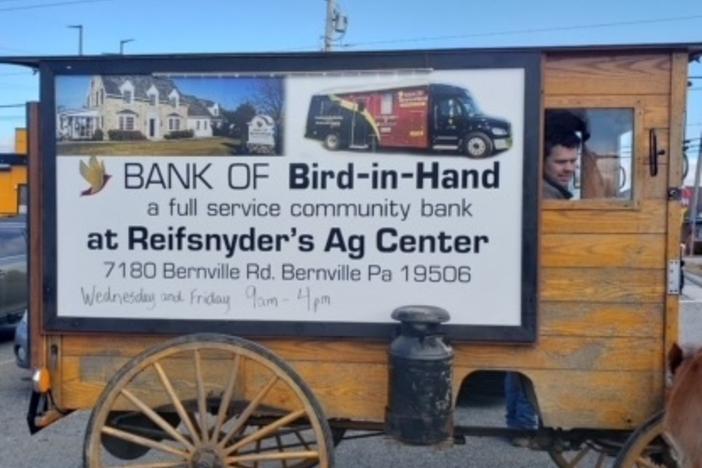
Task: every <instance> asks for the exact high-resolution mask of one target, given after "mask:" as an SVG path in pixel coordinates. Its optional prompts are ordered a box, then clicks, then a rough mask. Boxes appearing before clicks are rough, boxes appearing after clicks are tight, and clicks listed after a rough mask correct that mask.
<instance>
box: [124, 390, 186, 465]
mask: <svg viewBox="0 0 702 468" xmlns="http://www.w3.org/2000/svg"><path fill="white" fill-rule="evenodd" d="M120 393H121V394H122V395H124V396H125V397H126V398H127V399H128V400H129V401H131V402H132V403H133V404H134V406H136V407H137V408H139V410H141V412H142V413H144V414H145V415H146V416H147V417H148V418H149V419H150V420H151V421H153V422H154V424H156V425H157V426H158V427H160V428H161V429H163V430H164V431H166V432H167V433H168V434H169V435H170V436H171V437H173V438H174V439H176V440H177V441H178V442H180V443H181V444H183V445H184V446H185V447H187V449H188V451H190V452H192V451H193V450H195V447H193V445H192V444H191V443H190V442H188V441H187V440H186V439H185V437H183V435H182V434H181V433H180V432H178V431H177V430H176V429H175V428H174V427H173V426H171V425H170V424H168V422H167V421H166V420H165V419H163V418H162V417H161V416H159V415H158V413H156V412H155V411H154V410H152V409H151V408H149V407H148V406H147V404H146V403H144V402H143V401H141V400H140V399H139V398H137V397H136V396H135V395H134V394H133V393H132V392H130V391H129V390H127V389H126V388H123V389H122V390H121V391H120Z"/></svg>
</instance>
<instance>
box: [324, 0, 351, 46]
mask: <svg viewBox="0 0 702 468" xmlns="http://www.w3.org/2000/svg"><path fill="white" fill-rule="evenodd" d="M326 2H327V19H326V21H325V23H324V49H323V50H324V52H331V51H332V46H333V42H334V41H338V40H339V39H341V38H342V37H344V34H345V33H346V27H347V26H348V22H349V18H348V16H346V15H344V14H342V13H341V10H340V9H339V8H337V6H336V0H326ZM334 33H339V34H340V35H339V36H338V37H334Z"/></svg>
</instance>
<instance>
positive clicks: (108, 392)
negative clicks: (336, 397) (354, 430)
mask: <svg viewBox="0 0 702 468" xmlns="http://www.w3.org/2000/svg"><path fill="white" fill-rule="evenodd" d="M332 452H333V441H332V434H331V431H330V429H329V425H328V423H327V420H326V417H325V416H324V412H323V410H322V408H321V407H320V405H319V403H318V402H317V401H316V399H315V397H314V395H313V394H312V392H311V390H310V389H309V388H308V387H307V386H306V385H305V383H304V382H303V381H302V379H301V378H300V377H299V376H298V375H297V373H296V372H295V371H294V370H293V369H292V368H291V367H290V366H289V365H287V364H286V363H285V362H284V361H282V360H281V359H280V358H278V357H277V356H275V355H274V354H273V353H271V352H270V351H268V350H267V349H265V348H263V347H262V346H259V345H257V344H255V343H252V342H249V341H247V340H243V339H241V338H235V337H230V336H224V335H210V334H197V335H190V336H185V337H181V338H177V339H174V340H171V341H168V342H165V343H163V344H161V345H159V346H156V347H154V348H152V349H150V350H148V351H146V352H144V353H142V354H140V355H138V356H137V357H135V358H133V359H131V360H130V361H129V362H128V363H127V364H125V365H124V366H123V367H122V368H121V369H120V370H119V372H117V374H115V376H114V377H113V378H112V379H111V380H110V381H109V383H108V384H107V386H106V387H105V389H104V390H103V392H102V395H101V396H100V398H99V399H98V402H97V404H96V406H95V408H94V409H93V412H92V414H91V416H90V420H89V422H88V427H87V431H86V435H85V443H84V451H83V460H84V464H85V466H88V467H105V466H131V467H154V468H155V467H164V468H165V467H197V468H205V467H243V468H254V467H255V468H259V467H261V468H263V467H284V468H303V467H310V466H320V467H322V468H327V467H331V466H333V453H332ZM125 460H128V462H127V463H125Z"/></svg>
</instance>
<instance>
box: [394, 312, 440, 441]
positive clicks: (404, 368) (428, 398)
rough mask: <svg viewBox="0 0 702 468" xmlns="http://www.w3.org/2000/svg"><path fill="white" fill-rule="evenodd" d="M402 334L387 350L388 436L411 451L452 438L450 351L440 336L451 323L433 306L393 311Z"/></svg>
mask: <svg viewBox="0 0 702 468" xmlns="http://www.w3.org/2000/svg"><path fill="white" fill-rule="evenodd" d="M392 318H393V319H395V320H399V321H400V322H401V325H400V333H399V335H398V336H397V337H396V338H395V339H394V340H393V342H392V343H391V344H390V381H389V399H388V402H389V403H388V415H387V432H388V434H390V435H391V436H393V437H395V438H396V439H398V440H400V441H402V442H404V443H407V444H414V445H432V444H438V443H441V442H444V441H446V440H447V439H449V438H450V437H452V435H453V405H452V397H451V383H452V379H453V350H452V349H451V347H450V346H449V345H447V344H446V342H445V341H444V338H443V336H442V335H441V334H440V333H439V325H440V324H441V323H443V322H447V321H448V320H449V318H450V316H449V314H448V312H446V311H445V310H443V309H441V308H439V307H433V306H418V305H414V306H404V307H400V308H398V309H395V311H393V313H392Z"/></svg>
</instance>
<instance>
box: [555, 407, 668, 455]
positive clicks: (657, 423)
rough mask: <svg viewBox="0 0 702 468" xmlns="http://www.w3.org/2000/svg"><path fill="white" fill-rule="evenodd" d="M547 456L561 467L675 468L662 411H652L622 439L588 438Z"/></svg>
mask: <svg viewBox="0 0 702 468" xmlns="http://www.w3.org/2000/svg"><path fill="white" fill-rule="evenodd" d="M549 455H551V458H552V459H553V461H554V462H555V463H556V465H558V466H559V467H561V468H570V467H573V468H575V467H583V468H584V467H611V466H613V467H616V468H676V467H677V466H678V464H677V463H676V461H675V458H674V454H673V451H672V449H671V445H670V444H669V443H668V442H667V440H666V438H665V435H664V432H663V413H659V414H656V415H655V416H653V417H652V418H650V419H649V420H648V421H646V422H645V423H644V424H643V425H642V426H641V427H640V428H638V429H637V430H636V431H634V432H633V433H631V435H630V436H629V437H628V438H627V439H626V441H619V440H612V441H610V440H588V441H585V442H584V443H583V444H581V445H580V446H579V447H578V448H577V450H569V451H555V450H550V451H549Z"/></svg>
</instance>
